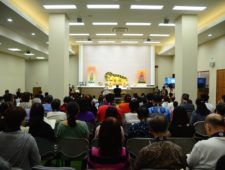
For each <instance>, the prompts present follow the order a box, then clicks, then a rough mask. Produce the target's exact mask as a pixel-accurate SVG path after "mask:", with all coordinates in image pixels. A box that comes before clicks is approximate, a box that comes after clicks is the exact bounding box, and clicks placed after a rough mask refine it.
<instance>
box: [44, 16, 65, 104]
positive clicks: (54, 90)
mask: <svg viewBox="0 0 225 170" xmlns="http://www.w3.org/2000/svg"><path fill="white" fill-rule="evenodd" d="M48 63H49V82H48V84H49V93H50V94H51V95H53V97H54V98H59V99H61V100H62V99H63V98H64V97H65V96H68V94H69V25H68V19H67V17H66V15H65V14H50V16H49V58H48Z"/></svg>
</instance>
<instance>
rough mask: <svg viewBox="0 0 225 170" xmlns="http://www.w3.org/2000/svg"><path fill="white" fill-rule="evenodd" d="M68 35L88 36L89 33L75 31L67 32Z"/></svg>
mask: <svg viewBox="0 0 225 170" xmlns="http://www.w3.org/2000/svg"><path fill="white" fill-rule="evenodd" d="M69 35H70V36H89V35H90V34H89V33H75V34H73V33H72V34H69Z"/></svg>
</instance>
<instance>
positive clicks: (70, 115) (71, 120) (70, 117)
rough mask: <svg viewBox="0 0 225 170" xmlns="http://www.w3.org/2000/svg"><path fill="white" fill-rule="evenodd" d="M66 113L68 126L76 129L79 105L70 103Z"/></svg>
mask: <svg viewBox="0 0 225 170" xmlns="http://www.w3.org/2000/svg"><path fill="white" fill-rule="evenodd" d="M66 112H67V123H68V125H69V126H70V127H74V126H75V125H76V116H77V114H78V113H79V112H80V108H79V105H78V104H77V103H76V102H69V103H68V104H67V110H66Z"/></svg>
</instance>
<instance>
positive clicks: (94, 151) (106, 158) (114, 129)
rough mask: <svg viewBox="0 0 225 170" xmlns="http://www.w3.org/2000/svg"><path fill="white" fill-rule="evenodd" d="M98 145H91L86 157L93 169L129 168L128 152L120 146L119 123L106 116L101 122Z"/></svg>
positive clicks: (120, 169)
mask: <svg viewBox="0 0 225 170" xmlns="http://www.w3.org/2000/svg"><path fill="white" fill-rule="evenodd" d="M98 137H99V138H98V142H99V147H98V148H96V147H92V148H91V150H90V152H89V157H88V167H89V168H91V169H92V168H93V169H110V170H124V169H129V160H130V157H129V154H128V152H127V150H126V148H125V147H122V132H121V127H120V123H119V122H118V121H117V120H116V119H115V118H113V117H108V118H107V119H106V120H105V121H104V122H103V123H102V124H101V127H100V130H99V135H98Z"/></svg>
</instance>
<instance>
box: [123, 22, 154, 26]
mask: <svg viewBox="0 0 225 170" xmlns="http://www.w3.org/2000/svg"><path fill="white" fill-rule="evenodd" d="M126 25H128V26H150V25H151V23H150V22H127V23H126Z"/></svg>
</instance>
